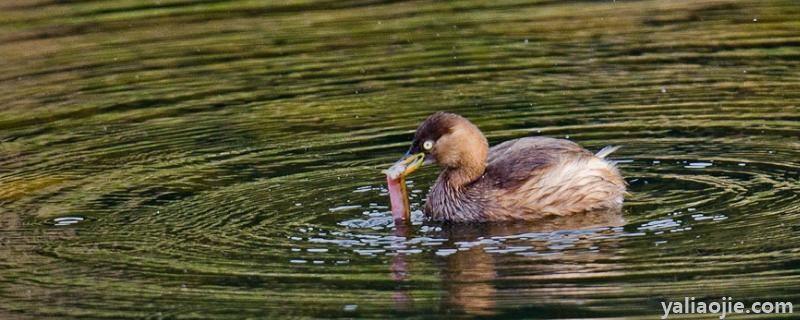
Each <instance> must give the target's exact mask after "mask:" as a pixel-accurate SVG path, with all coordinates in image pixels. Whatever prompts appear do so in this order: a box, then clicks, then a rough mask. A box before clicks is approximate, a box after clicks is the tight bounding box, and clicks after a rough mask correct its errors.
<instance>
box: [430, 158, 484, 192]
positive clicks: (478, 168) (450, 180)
mask: <svg viewBox="0 0 800 320" xmlns="http://www.w3.org/2000/svg"><path fill="white" fill-rule="evenodd" d="M485 169H486V163H474V164H472V165H470V166H460V167H455V168H447V169H445V170H444V171H443V172H442V175H441V180H442V182H444V183H445V184H446V185H447V187H449V188H451V189H455V190H461V189H463V188H464V187H466V186H467V185H469V184H471V183H473V182H475V181H476V180H478V179H480V177H481V176H482V175H483V172H484V170H485Z"/></svg>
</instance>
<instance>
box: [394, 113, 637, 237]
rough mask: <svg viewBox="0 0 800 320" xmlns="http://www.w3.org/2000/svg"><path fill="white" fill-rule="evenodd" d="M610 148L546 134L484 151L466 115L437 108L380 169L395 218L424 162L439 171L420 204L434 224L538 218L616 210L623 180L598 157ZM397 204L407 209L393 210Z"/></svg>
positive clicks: (399, 216)
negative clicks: (408, 181)
mask: <svg viewBox="0 0 800 320" xmlns="http://www.w3.org/2000/svg"><path fill="white" fill-rule="evenodd" d="M616 149H617V147H606V148H603V149H602V150H600V151H599V152H598V153H597V154H592V153H591V152H589V151H587V150H586V149H584V148H582V147H581V146H579V145H577V144H576V143H574V142H571V141H568V140H563V139H553V138H545V137H526V138H520V139H515V140H509V141H506V142H503V143H501V144H498V145H496V146H494V147H491V148H489V144H488V142H487V141H486V138H485V137H484V136H483V134H482V133H481V131H480V130H479V129H478V128H477V127H476V126H475V125H473V124H472V123H471V122H469V120H467V119H465V118H463V117H461V116H459V115H456V114H452V113H444V112H437V113H434V114H433V115H431V116H429V117H428V118H427V119H425V121H424V122H422V124H420V126H419V127H418V128H417V131H416V133H415V134H414V140H413V141H412V142H411V148H410V149H409V150H408V152H407V153H406V155H405V156H404V157H403V158H402V159H401V160H400V161H398V162H397V163H396V164H395V165H394V166H392V168H390V169H389V170H388V171H386V174H387V180H388V182H389V188H390V196H391V197H392V209H393V213H395V219H402V218H405V219H408V202H407V198H406V195H405V183H404V178H405V177H406V176H407V175H409V174H411V173H412V172H414V171H415V170H417V169H418V168H419V167H420V166H422V164H423V163H436V164H438V165H439V166H440V167H442V168H443V171H442V173H441V174H440V175H439V178H438V179H437V180H436V183H435V184H434V185H433V187H432V188H431V191H430V193H429V194H428V200H427V204H426V206H425V214H426V216H427V217H428V218H429V219H431V220H434V221H453V222H472V221H515V220H540V219H543V218H548V217H558V216H568V215H573V214H578V213H590V212H594V211H610V210H617V211H618V210H620V209H621V207H622V201H623V195H624V193H625V181H624V180H623V179H622V176H620V174H619V171H617V169H616V168H615V167H614V164H613V163H612V162H610V161H608V160H605V159H604V158H605V157H606V156H607V155H608V154H610V153H611V152H614V151H615V150H616ZM392 190H395V191H396V190H400V192H394V193H393V191H392ZM398 194H402V197H403V199H400V198H399V197H398ZM400 206H404V208H402V209H404V210H405V213H402V211H401V212H400V213H396V212H395V211H397V207H400Z"/></svg>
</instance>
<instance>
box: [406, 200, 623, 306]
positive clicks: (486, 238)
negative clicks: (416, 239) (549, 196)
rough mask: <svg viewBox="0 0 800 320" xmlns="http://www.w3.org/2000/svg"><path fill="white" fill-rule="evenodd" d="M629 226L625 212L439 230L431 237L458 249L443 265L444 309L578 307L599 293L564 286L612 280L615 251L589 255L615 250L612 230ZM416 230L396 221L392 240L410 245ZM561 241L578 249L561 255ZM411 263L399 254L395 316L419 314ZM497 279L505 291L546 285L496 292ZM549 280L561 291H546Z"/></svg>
mask: <svg viewBox="0 0 800 320" xmlns="http://www.w3.org/2000/svg"><path fill="white" fill-rule="evenodd" d="M624 223H625V221H624V219H623V218H622V215H621V214H620V212H618V211H611V212H593V213H587V214H584V215H572V216H569V217H568V218H565V217H553V218H550V219H546V220H541V221H536V222H524V223H472V224H460V223H444V224H437V225H435V226H437V227H439V228H437V229H436V230H437V231H435V232H433V233H432V234H426V236H428V237H434V238H444V239H448V240H447V241H446V242H444V243H443V246H444V247H449V248H458V250H454V252H453V253H451V254H449V255H446V256H444V257H441V258H440V259H439V261H440V262H441V263H439V264H438V268H440V272H439V274H441V279H440V280H441V284H442V294H443V297H442V300H441V301H442V304H443V306H442V307H443V308H445V309H448V310H452V311H453V312H464V313H466V314H473V315H493V314H496V313H497V310H498V303H501V301H502V300H503V299H515V300H517V301H519V299H526V300H527V301H529V302H530V304H531V305H534V304H563V303H570V302H573V303H578V302H579V301H577V300H579V299H581V297H585V295H586V294H587V293H590V292H591V291H592V290H601V289H600V288H596V287H595V288H593V287H591V286H586V285H581V286H570V285H568V284H566V283H565V281H564V280H569V279H579V278H586V277H591V276H593V275H594V276H596V275H598V274H603V275H606V276H608V275H611V274H613V272H614V270H616V269H618V268H617V266H616V264H614V263H608V261H613V259H614V258H615V257H614V256H612V255H611V254H609V253H608V252H609V251H613V252H616V251H615V250H603V252H600V250H590V248H593V247H595V246H598V245H602V246H603V247H604V248H606V249H607V248H608V247H615V246H616V245H617V243H618V241H617V240H616V239H617V238H618V237H615V236H614V233H615V232H619V230H620V228H614V227H619V226H622V225H623V224H624ZM411 228H412V227H411V226H410V225H409V224H407V223H403V222H400V221H397V224H396V227H395V230H394V235H395V236H396V237H398V241H405V240H407V239H411V237H412V232H411ZM498 241H500V242H503V243H504V244H506V245H508V244H510V243H513V244H514V246H513V247H516V248H521V247H529V248H532V249H533V250H526V251H525V252H524V253H520V252H514V250H513V249H511V250H503V249H500V248H498V247H496V245H497V242H498ZM563 241H567V242H572V245H571V246H570V247H571V248H572V249H575V250H565V249H564V248H559V247H558V243H559V242H563ZM517 245H518V246H517ZM583 249H585V250H583ZM407 258H408V256H406V255H404V254H402V253H398V254H396V255H395V256H393V257H392V259H391V275H392V279H393V280H394V281H395V282H396V291H395V293H394V295H393V298H394V303H395V308H396V309H397V310H398V311H410V310H412V309H413V307H414V306H413V301H414V300H413V297H412V296H411V294H410V292H409V285H408V283H407V282H408V281H409V279H410V278H411V276H412V273H413V264H412V263H410V261H409V260H407ZM503 266H514V267H513V268H511V267H505V268H504V267H503ZM520 266H525V268H523V269H521V268H520ZM498 280H501V281H502V282H503V284H505V286H508V285H507V284H509V283H512V286H513V281H515V280H520V281H521V280H524V281H525V283H528V284H530V283H540V284H541V286H537V287H525V288H513V287H507V288H501V287H499V286H498V285H497V282H498ZM509 280H510V281H512V282H508V281H509ZM551 281H552V282H558V283H559V284H558V285H557V286H548V285H547V283H548V282H551ZM602 290H604V292H606V293H607V292H608V290H612V291H613V290H619V288H609V287H604V288H602ZM569 297H574V298H572V299H570V298H569Z"/></svg>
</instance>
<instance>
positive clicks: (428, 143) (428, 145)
mask: <svg viewBox="0 0 800 320" xmlns="http://www.w3.org/2000/svg"><path fill="white" fill-rule="evenodd" d="M422 148H423V149H425V150H430V149H431V148H433V141H430V140H428V141H425V143H423V144H422Z"/></svg>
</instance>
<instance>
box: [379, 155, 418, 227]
mask: <svg viewBox="0 0 800 320" xmlns="http://www.w3.org/2000/svg"><path fill="white" fill-rule="evenodd" d="M424 162H425V154H424V153H417V154H412V155H409V154H406V155H405V156H403V158H402V159H400V160H398V161H397V162H395V163H394V164H393V165H392V166H391V167H390V168H389V169H387V170H383V173H384V174H386V184H387V187H388V189H389V200H390V202H391V206H392V217H393V218H394V220H395V221H398V220H399V221H406V222H410V221H411V208H410V205H409V203H408V190H406V176H408V175H410V174H411V173H413V172H414V171H417V169H419V167H421V166H422V164H423V163H424Z"/></svg>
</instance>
